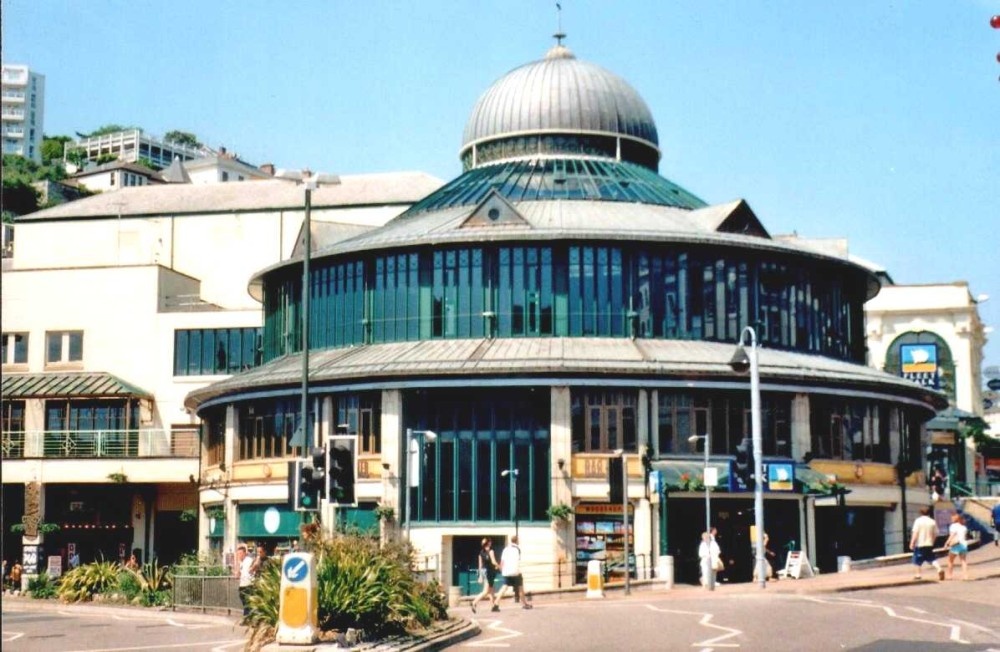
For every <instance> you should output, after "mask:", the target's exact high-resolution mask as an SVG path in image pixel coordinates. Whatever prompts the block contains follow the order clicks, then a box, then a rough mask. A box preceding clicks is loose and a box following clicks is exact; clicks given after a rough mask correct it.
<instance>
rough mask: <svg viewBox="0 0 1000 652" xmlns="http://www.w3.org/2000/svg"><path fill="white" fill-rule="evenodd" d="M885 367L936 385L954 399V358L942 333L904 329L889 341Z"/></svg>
mask: <svg viewBox="0 0 1000 652" xmlns="http://www.w3.org/2000/svg"><path fill="white" fill-rule="evenodd" d="M883 368H884V369H885V371H887V372H889V373H891V374H895V375H897V376H902V377H904V378H908V379H910V380H912V381H914V382H916V383H919V384H921V385H923V386H925V387H930V388H932V389H937V390H939V391H942V392H944V393H945V394H947V396H948V400H950V401H951V402H954V401H955V360H954V358H953V357H952V355H951V349H950V348H949V347H948V344H947V343H946V342H945V341H944V338H942V337H941V336H940V335H937V334H936V333H932V332H930V331H910V332H907V333H903V334H902V335H900V336H899V337H897V338H896V339H895V340H893V341H892V344H890V345H889V349H888V350H887V351H886V354H885V366H884V367H883Z"/></svg>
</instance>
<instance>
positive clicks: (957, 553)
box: [944, 514, 969, 580]
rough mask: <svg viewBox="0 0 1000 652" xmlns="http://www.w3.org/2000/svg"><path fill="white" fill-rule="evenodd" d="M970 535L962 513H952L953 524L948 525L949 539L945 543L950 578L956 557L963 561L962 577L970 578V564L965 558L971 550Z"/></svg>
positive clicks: (964, 578)
mask: <svg viewBox="0 0 1000 652" xmlns="http://www.w3.org/2000/svg"><path fill="white" fill-rule="evenodd" d="M968 535H969V528H968V527H966V525H965V519H964V518H963V517H962V515H961V514H952V515H951V525H949V526H948V540H947V541H946V542H945V544H944V545H945V547H946V548H948V579H951V575H952V571H953V570H954V569H955V557H958V559H959V561H960V562H961V563H962V579H963V580H967V579H969V564H968V562H967V561H966V559H965V556H966V554H967V553H968V552H969V542H968Z"/></svg>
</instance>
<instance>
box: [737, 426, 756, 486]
mask: <svg viewBox="0 0 1000 652" xmlns="http://www.w3.org/2000/svg"><path fill="white" fill-rule="evenodd" d="M735 471H736V476H737V477H738V478H739V479H740V480H742V481H743V484H744V485H745V486H746V488H747V489H753V488H754V461H753V442H752V441H751V440H750V438H749V437H744V438H743V441H741V442H740V443H739V444H737V445H736V465H735Z"/></svg>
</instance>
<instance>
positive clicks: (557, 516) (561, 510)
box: [545, 503, 573, 523]
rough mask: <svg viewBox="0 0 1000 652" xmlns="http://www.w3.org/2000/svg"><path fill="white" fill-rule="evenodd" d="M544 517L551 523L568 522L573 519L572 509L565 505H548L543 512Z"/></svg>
mask: <svg viewBox="0 0 1000 652" xmlns="http://www.w3.org/2000/svg"><path fill="white" fill-rule="evenodd" d="M545 515H546V516H548V517H549V520H550V521H552V522H553V523H557V522H559V521H565V522H569V520H570V519H571V518H573V508H572V507H571V506H570V505H567V504H566V503H559V504H556V505H549V508H548V509H547V510H545Z"/></svg>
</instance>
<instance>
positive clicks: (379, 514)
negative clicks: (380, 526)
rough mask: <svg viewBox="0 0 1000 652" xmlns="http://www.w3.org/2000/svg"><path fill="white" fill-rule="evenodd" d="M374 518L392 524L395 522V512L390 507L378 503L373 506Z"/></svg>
mask: <svg viewBox="0 0 1000 652" xmlns="http://www.w3.org/2000/svg"><path fill="white" fill-rule="evenodd" d="M375 518H377V519H378V520H380V521H383V522H385V523H392V522H393V521H394V520H396V510H395V509H393V508H392V506H391V505H383V504H382V503H379V504H377V505H375Z"/></svg>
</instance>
